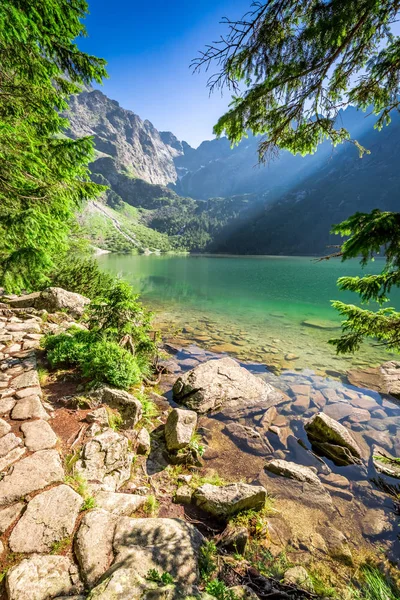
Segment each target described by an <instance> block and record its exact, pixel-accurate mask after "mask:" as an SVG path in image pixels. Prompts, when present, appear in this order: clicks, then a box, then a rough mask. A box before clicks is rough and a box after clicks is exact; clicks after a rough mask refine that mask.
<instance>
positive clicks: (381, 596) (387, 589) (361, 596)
mask: <svg viewBox="0 0 400 600" xmlns="http://www.w3.org/2000/svg"><path fill="white" fill-rule="evenodd" d="M354 596H355V598H357V599H358V600H398V598H399V597H400V590H399V589H398V588H397V586H396V585H395V584H394V583H393V582H392V581H391V580H390V579H389V578H388V577H385V575H384V574H383V573H382V572H381V571H380V570H379V569H378V568H377V567H375V566H373V565H369V564H365V565H364V566H363V567H362V568H361V589H360V590H357V591H355V592H354Z"/></svg>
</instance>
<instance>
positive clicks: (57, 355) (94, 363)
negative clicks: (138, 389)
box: [43, 329, 141, 389]
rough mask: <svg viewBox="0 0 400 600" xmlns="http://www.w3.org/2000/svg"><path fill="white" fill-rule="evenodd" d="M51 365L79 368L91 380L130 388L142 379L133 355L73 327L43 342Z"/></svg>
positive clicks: (49, 336) (46, 338) (111, 343)
mask: <svg viewBox="0 0 400 600" xmlns="http://www.w3.org/2000/svg"><path fill="white" fill-rule="evenodd" d="M43 346H44V348H45V349H46V350H47V358H48V360H49V362H50V364H51V366H52V367H53V368H54V367H75V366H77V367H79V368H80V369H81V371H82V374H83V375H84V377H87V378H88V379H89V381H90V382H93V383H106V384H109V385H111V386H112V387H116V388H122V389H129V388H130V387H131V386H132V385H135V384H136V383H138V382H139V381H140V380H141V371H140V368H139V365H138V363H137V361H136V359H135V357H134V356H133V355H132V354H131V353H130V352H128V350H125V348H121V346H119V345H118V344H117V343H115V342H110V341H108V340H104V339H98V338H96V336H95V334H93V332H91V331H87V330H80V329H78V330H77V329H72V330H69V331H68V332H67V333H60V334H58V335H48V336H46V337H45V339H44V342H43Z"/></svg>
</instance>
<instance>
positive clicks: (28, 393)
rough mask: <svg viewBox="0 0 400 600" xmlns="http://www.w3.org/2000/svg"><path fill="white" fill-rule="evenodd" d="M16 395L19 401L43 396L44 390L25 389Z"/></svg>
mask: <svg viewBox="0 0 400 600" xmlns="http://www.w3.org/2000/svg"><path fill="white" fill-rule="evenodd" d="M15 395H16V397H17V398H18V399H20V398H26V396H41V395H42V390H41V389H40V387H28V388H23V389H21V390H17V391H16V392H15Z"/></svg>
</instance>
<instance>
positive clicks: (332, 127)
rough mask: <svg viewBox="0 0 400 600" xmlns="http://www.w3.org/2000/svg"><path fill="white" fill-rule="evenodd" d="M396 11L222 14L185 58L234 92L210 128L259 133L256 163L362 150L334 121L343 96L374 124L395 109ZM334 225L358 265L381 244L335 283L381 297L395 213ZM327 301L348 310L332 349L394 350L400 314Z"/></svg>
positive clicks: (394, 273)
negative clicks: (212, 38) (370, 270)
mask: <svg viewBox="0 0 400 600" xmlns="http://www.w3.org/2000/svg"><path fill="white" fill-rule="evenodd" d="M399 11H400V3H399V2H398V1H397V0H352V1H351V2H350V1H348V2H346V1H343V0H323V1H322V0H268V1H267V2H255V3H254V4H253V5H252V8H251V10H250V12H248V13H247V14H246V15H245V16H244V17H243V18H242V19H241V20H239V21H230V20H228V19H225V20H224V21H225V24H226V26H227V33H226V35H224V36H222V37H221V38H220V40H219V41H218V42H216V43H213V44H211V45H210V46H208V47H207V48H206V49H205V51H204V52H202V53H200V56H199V57H198V58H197V59H195V61H194V63H193V65H194V69H195V70H198V69H201V68H202V67H204V68H206V69H209V68H210V67H211V65H212V64H215V63H216V64H217V65H218V72H217V73H216V74H215V75H212V76H211V77H210V79H209V86H210V88H211V89H215V88H222V87H224V86H226V87H228V88H230V89H232V90H233V91H234V94H235V95H234V97H233V100H232V104H231V108H230V110H229V111H228V112H227V113H226V114H225V115H223V116H222V117H221V118H220V119H219V121H218V123H217V124H216V126H215V128H214V131H215V133H216V134H217V135H221V134H223V133H226V135H227V136H228V138H229V139H230V140H231V141H232V142H233V143H238V142H239V141H240V140H241V139H242V138H243V137H245V136H246V135H247V132H248V131H249V130H250V131H251V132H252V133H253V134H262V135H263V136H264V137H263V138H262V141H261V143H260V146H259V156H260V160H261V161H263V160H267V159H269V158H270V157H271V156H274V155H275V154H276V153H277V152H278V151H279V150H280V149H286V150H289V151H290V152H292V153H294V154H297V153H299V154H302V155H305V154H309V153H313V152H315V151H316V149H317V147H318V145H319V144H320V143H322V142H323V141H325V140H329V141H330V142H331V143H332V144H333V145H337V144H340V143H343V142H348V143H352V144H354V145H355V146H356V148H357V149H358V151H359V153H360V156H361V157H362V155H363V154H364V153H365V152H368V149H367V148H363V147H362V146H361V145H360V144H359V143H358V142H357V140H355V139H352V138H351V135H350V133H349V131H347V130H346V129H345V128H344V127H342V126H341V123H340V119H339V111H340V110H341V109H344V108H346V106H348V105H349V104H352V105H354V106H356V107H358V108H360V109H361V110H364V111H366V110H369V111H370V112H372V113H373V114H375V115H376V120H375V123H374V126H375V128H377V129H381V128H382V127H383V126H384V125H388V124H389V123H390V113H391V112H392V111H393V110H399V106H400V100H399V96H400V37H399V36H397V35H394V34H393V32H392V29H391V26H392V24H393V23H394V22H395V21H396V20H398V14H399ZM333 231H334V232H335V233H337V234H339V235H341V236H343V237H345V236H348V238H347V239H346V241H344V243H343V244H342V245H341V246H340V247H339V250H338V252H337V253H336V254H335V256H338V257H341V259H342V260H347V259H349V258H354V257H359V256H361V259H362V265H363V266H365V265H366V264H367V263H368V262H369V261H370V260H372V259H373V257H374V256H375V255H376V254H379V253H380V251H381V249H382V248H383V249H384V254H385V259H386V261H385V267H384V269H383V271H382V273H381V274H380V275H376V276H371V275H369V276H368V275H367V276H365V277H361V278H359V277H342V278H341V279H339V282H338V284H339V287H340V288H341V289H346V290H352V291H354V292H357V293H358V294H359V295H360V297H361V300H362V301H364V302H368V301H371V300H373V301H377V302H379V303H381V304H382V303H384V302H386V301H387V294H388V293H389V292H390V290H391V288H392V287H393V286H399V285H400V214H398V213H390V212H382V211H380V210H374V211H373V212H372V213H370V214H362V213H358V214H355V215H353V216H351V217H350V218H348V219H347V220H346V221H345V222H343V223H341V224H339V225H336V226H335V227H334V228H333ZM333 305H334V307H335V308H336V309H338V310H339V312H340V313H341V314H342V315H343V316H344V317H345V318H346V320H345V321H344V323H343V334H342V336H341V337H340V338H339V339H336V340H331V343H333V344H335V345H336V348H337V351H338V352H353V351H355V350H357V349H358V348H359V347H360V345H361V343H362V341H363V340H364V339H365V338H366V337H373V338H375V339H377V340H379V342H380V343H382V344H383V345H385V346H387V347H388V348H391V349H396V350H400V313H397V312H395V311H394V310H393V309H390V308H389V309H388V308H386V309H385V308H381V309H380V310H378V311H376V312H374V311H372V310H366V309H363V308H358V307H356V306H353V305H347V304H344V303H342V302H334V303H333Z"/></svg>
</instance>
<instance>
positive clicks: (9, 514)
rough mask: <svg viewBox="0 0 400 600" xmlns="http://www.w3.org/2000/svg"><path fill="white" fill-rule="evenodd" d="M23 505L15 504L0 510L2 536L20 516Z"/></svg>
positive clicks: (21, 503)
mask: <svg viewBox="0 0 400 600" xmlns="http://www.w3.org/2000/svg"><path fill="white" fill-rule="evenodd" d="M24 506H25V504H24V503H23V502H17V503H16V504H12V505H11V506H7V508H3V509H2V510H0V533H1V534H3V533H4V532H5V531H7V529H8V528H9V527H10V525H12V524H13V523H14V521H16V520H17V519H18V517H19V515H20V514H21V512H22V510H23V508H24Z"/></svg>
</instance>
